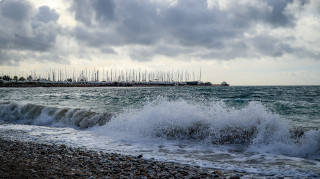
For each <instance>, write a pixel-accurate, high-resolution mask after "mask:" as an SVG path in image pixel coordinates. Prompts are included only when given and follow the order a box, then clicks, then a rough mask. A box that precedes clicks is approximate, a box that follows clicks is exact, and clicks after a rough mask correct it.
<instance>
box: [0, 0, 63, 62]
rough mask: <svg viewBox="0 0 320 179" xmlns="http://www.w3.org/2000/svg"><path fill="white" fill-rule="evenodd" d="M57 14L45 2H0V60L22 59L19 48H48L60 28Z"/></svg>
mask: <svg viewBox="0 0 320 179" xmlns="http://www.w3.org/2000/svg"><path fill="white" fill-rule="evenodd" d="M58 18H59V14H57V13H56V12H55V11H54V10H52V9H50V8H49V7H47V6H42V7H40V8H39V9H36V8H34V7H33V6H32V5H31V4H30V3H29V2H27V1H24V0H19V1H16V0H5V1H2V2H0V21H1V27H0V48H1V51H0V64H14V63H13V62H19V61H21V60H23V58H21V56H22V55H21V54H20V52H21V51H29V52H47V51H49V50H50V49H51V48H52V47H54V45H55V41H56V36H57V35H58V34H59V32H60V26H59V25H58V24H57V23H56V22H57V20H58Z"/></svg>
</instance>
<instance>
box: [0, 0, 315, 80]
mask: <svg viewBox="0 0 320 179" xmlns="http://www.w3.org/2000/svg"><path fill="white" fill-rule="evenodd" d="M0 24H1V25H0V73H2V74H8V73H9V74H11V75H14V74H17V75H19V74H28V73H30V72H32V71H37V72H39V73H40V72H41V71H45V70H48V69H49V70H50V69H60V68H61V69H66V68H67V69H101V68H103V69H110V68H113V69H136V70H148V71H156V70H162V71H166V70H168V71H169V70H170V71H171V70H173V71H186V70H187V71H188V72H190V73H192V72H195V73H199V71H200V69H201V72H202V79H201V80H203V81H210V82H212V83H221V82H222V81H227V82H228V83H229V84H231V85H320V1H319V0H241V1H239V0H130V1H128V0H41V1H40V0H0ZM0 75H1V74H0Z"/></svg>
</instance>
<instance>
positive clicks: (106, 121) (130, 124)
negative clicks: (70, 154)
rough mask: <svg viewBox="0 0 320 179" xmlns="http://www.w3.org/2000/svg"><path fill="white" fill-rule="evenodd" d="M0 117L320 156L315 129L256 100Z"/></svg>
mask: <svg viewBox="0 0 320 179" xmlns="http://www.w3.org/2000/svg"><path fill="white" fill-rule="evenodd" d="M0 121H5V122H10V123H17V124H29V125H41V126H55V127H76V128H80V129H87V128H89V130H91V131H93V132H94V133H96V134H98V135H108V136H117V137H119V136H120V137H122V138H123V139H129V138H134V140H138V141H139V140H142V139H146V138H152V139H159V138H160V139H165V140H171V141H179V142H187V143H188V142H193V143H200V144H201V145H207V146H208V145H213V146H230V147H233V146H241V147H242V148H244V149H245V150H246V151H249V152H257V153H272V154H282V155H287V156H298V157H314V156H316V157H319V156H320V130H319V129H304V128H294V127H292V126H290V124H289V123H288V122H287V121H286V120H284V119H282V118H281V117H280V116H278V115H277V114H274V113H272V112H270V111H269V110H268V109H267V108H266V107H265V106H263V105H262V104H261V103H259V102H250V103H249V104H248V105H247V106H246V107H243V108H241V109H237V108H233V107H229V106H227V105H226V104H225V103H223V102H222V101H218V102H212V103H206V104H204V103H199V102H198V103H192V102H188V101H185V100H176V101H169V100H167V99H158V100H155V101H152V102H149V103H146V104H145V105H144V106H142V108H139V109H137V108H134V109H127V110H125V111H124V112H122V113H120V114H118V115H111V114H109V113H96V112H93V111H89V110H84V109H71V108H55V107H47V106H42V105H34V104H26V105H19V104H17V103H13V102H11V103H2V104H0Z"/></svg>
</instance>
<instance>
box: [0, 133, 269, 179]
mask: <svg viewBox="0 0 320 179" xmlns="http://www.w3.org/2000/svg"><path fill="white" fill-rule="evenodd" d="M0 161H2V162H0V176H1V177H0V178H61V177H62V178H91V179H93V178H232V179H237V178H251V177H254V178H264V177H272V176H261V175H256V174H248V173H240V172H234V171H222V170H217V169H210V168H203V167H198V166H192V165H187V164H179V163H173V162H163V161H157V160H150V159H143V157H142V156H129V155H121V154H116V153H105V152H96V151H91V150H86V149H82V148H73V147H68V146H66V145H64V144H62V145H56V144H52V145H51V144H39V143H34V142H22V141H18V140H10V139H5V138H2V137H0Z"/></svg>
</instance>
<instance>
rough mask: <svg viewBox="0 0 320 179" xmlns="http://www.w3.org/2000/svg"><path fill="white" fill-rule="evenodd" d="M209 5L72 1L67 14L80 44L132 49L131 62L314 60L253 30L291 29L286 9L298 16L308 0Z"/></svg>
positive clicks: (200, 0) (202, 0)
mask: <svg viewBox="0 0 320 179" xmlns="http://www.w3.org/2000/svg"><path fill="white" fill-rule="evenodd" d="M211 2H212V3H213V5H212V6H211V7H210V3H209V1H207V0H197V1H195V0H183V1H182V0H180V1H178V0H177V1H148V0H139V1H138V0H136V1H126V0H116V1H113V0H73V1H72V7H71V8H70V10H71V11H73V12H74V13H75V17H76V20H77V21H78V22H80V23H79V24H78V26H77V27H76V28H75V29H74V35H75V37H76V38H77V39H78V40H79V41H80V42H82V43H83V44H86V45H88V46H91V47H97V48H100V47H104V46H126V45H135V47H133V48H131V51H130V56H131V58H133V59H134V60H141V61H143V60H150V59H152V58H153V56H155V55H164V56H168V57H175V56H178V55H183V54H186V55H190V56H196V57H200V58H203V59H216V60H230V59H235V58H237V57H242V58H259V57H262V56H269V57H281V56H283V55H284V54H293V55H295V54H299V53H300V54H301V53H303V54H305V55H309V56H310V57H312V58H313V57H316V58H318V55H317V54H314V52H309V51H308V50H307V49H304V48H302V47H301V48H297V47H293V46H292V43H294V42H295V41H294V39H295V37H294V36H292V37H289V38H287V37H286V38H283V37H279V36H272V35H270V34H269V33H268V31H267V32H265V33H264V34H259V33H258V32H257V25H261V26H263V27H265V29H270V30H273V29H280V28H281V29H292V28H295V26H296V22H297V17H296V16H295V15H296V14H295V13H299V12H297V11H293V12H292V11H290V8H291V9H292V7H296V9H295V10H299V11H302V10H303V9H304V7H305V6H306V5H309V4H310V2H309V1H308V0H296V1H294V0H252V1H247V2H246V3H243V2H241V1H237V0H233V1H226V2H228V5H227V7H225V8H222V7H221V5H220V6H219V5H214V3H216V4H217V1H211ZM247 34H249V35H247Z"/></svg>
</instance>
